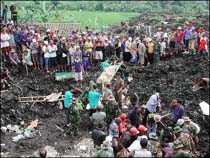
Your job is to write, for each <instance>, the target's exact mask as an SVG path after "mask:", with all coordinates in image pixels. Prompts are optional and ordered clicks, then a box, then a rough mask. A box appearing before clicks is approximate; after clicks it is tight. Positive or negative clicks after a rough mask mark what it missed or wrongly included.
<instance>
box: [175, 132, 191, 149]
mask: <svg viewBox="0 0 210 158" xmlns="http://www.w3.org/2000/svg"><path fill="white" fill-rule="evenodd" d="M176 140H178V141H180V142H181V143H182V144H183V145H184V147H183V148H184V149H186V150H189V151H192V152H194V151H195V147H194V142H193V140H192V137H191V136H190V135H189V134H187V133H181V135H180V136H179V137H178V138H177V139H176Z"/></svg>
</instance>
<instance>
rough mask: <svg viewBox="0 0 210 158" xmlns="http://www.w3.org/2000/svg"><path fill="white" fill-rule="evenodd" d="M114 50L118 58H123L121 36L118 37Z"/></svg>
mask: <svg viewBox="0 0 210 158" xmlns="http://www.w3.org/2000/svg"><path fill="white" fill-rule="evenodd" d="M114 49H115V51H116V56H117V57H118V58H120V56H121V42H120V37H119V36H116V43H115V47H114Z"/></svg>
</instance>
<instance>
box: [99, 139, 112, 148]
mask: <svg viewBox="0 0 210 158" xmlns="http://www.w3.org/2000/svg"><path fill="white" fill-rule="evenodd" d="M111 146H112V143H111V142H110V141H108V140H105V141H103V144H102V145H101V148H103V149H109V147H111Z"/></svg>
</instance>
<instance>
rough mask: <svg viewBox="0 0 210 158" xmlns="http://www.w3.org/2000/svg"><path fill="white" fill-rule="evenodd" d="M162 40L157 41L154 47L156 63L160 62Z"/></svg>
mask: <svg viewBox="0 0 210 158" xmlns="http://www.w3.org/2000/svg"><path fill="white" fill-rule="evenodd" d="M160 47H161V46H160V42H159V41H157V42H156V44H155V47H154V64H158V63H159V61H160Z"/></svg>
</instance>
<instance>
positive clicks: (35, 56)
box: [30, 39, 39, 70]
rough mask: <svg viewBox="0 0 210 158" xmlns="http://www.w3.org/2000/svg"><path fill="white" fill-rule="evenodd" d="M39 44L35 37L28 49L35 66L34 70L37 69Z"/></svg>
mask: <svg viewBox="0 0 210 158" xmlns="http://www.w3.org/2000/svg"><path fill="white" fill-rule="evenodd" d="M38 48H39V45H38V43H37V42H36V39H33V40H32V43H31V44H30V49H31V54H32V59H33V63H34V66H35V70H36V69H39V51H38Z"/></svg>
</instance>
